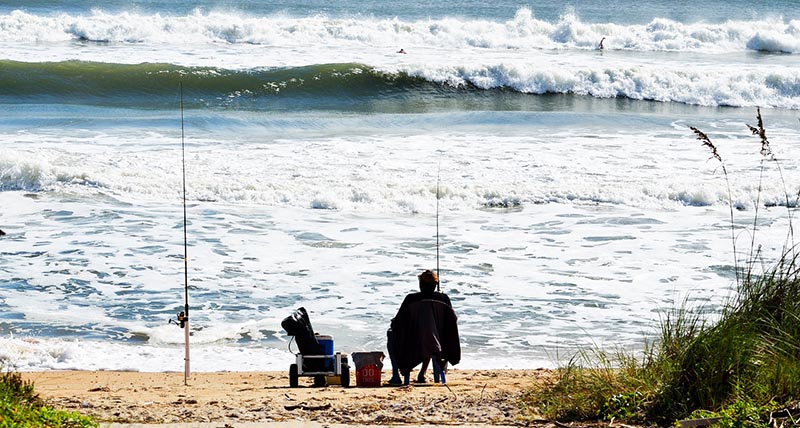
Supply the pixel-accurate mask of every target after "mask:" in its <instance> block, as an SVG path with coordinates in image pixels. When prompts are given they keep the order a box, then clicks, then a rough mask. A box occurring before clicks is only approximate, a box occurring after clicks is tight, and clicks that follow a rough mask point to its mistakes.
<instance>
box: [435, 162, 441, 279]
mask: <svg viewBox="0 0 800 428" xmlns="http://www.w3.org/2000/svg"><path fill="white" fill-rule="evenodd" d="M441 171H442V163H441V162H439V165H438V166H437V168H436V276H437V277H439V281H437V282H436V291H438V292H441V291H442V288H441V285H440V284H441V282H442V276H441V275H442V274H441V273H440V272H439V181H440V179H439V177H440V175H441V174H440V173H441Z"/></svg>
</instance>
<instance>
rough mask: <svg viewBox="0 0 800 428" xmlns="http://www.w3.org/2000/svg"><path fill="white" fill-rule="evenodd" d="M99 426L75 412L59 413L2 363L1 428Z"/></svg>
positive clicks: (0, 385)
mask: <svg viewBox="0 0 800 428" xmlns="http://www.w3.org/2000/svg"><path fill="white" fill-rule="evenodd" d="M97 426H98V424H97V423H96V422H95V421H94V420H93V419H92V418H89V417H87V416H84V415H81V414H79V413H76V412H68V411H63V410H57V409H54V408H53V407H51V406H49V405H47V403H45V401H44V400H43V399H42V398H41V397H40V396H39V394H37V393H36V391H35V390H34V385H33V383H32V382H29V381H26V380H24V379H23V378H22V375H20V374H19V373H18V372H16V371H14V370H9V369H6V368H5V367H4V365H3V362H2V361H0V428H40V427H49V428H96V427H97Z"/></svg>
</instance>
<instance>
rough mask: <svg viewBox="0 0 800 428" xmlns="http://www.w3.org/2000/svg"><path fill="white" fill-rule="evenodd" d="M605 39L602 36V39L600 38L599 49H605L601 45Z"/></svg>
mask: <svg viewBox="0 0 800 428" xmlns="http://www.w3.org/2000/svg"><path fill="white" fill-rule="evenodd" d="M605 39H606V38H605V37H603V38H602V39H600V46H599V47H600V50H603V49H605V47H604V46H603V40H605Z"/></svg>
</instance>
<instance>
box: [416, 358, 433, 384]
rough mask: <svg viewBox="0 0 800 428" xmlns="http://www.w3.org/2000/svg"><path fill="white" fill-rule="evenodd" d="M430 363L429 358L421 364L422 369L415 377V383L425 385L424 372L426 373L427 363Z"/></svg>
mask: <svg viewBox="0 0 800 428" xmlns="http://www.w3.org/2000/svg"><path fill="white" fill-rule="evenodd" d="M429 362H430V358H428V359H427V360H425V361H423V362H422V367H421V368H420V369H419V374H418V375H417V383H425V382H426V381H425V372H426V371H428V363H429Z"/></svg>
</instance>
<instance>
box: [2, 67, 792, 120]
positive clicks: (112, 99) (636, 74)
mask: <svg viewBox="0 0 800 428" xmlns="http://www.w3.org/2000/svg"><path fill="white" fill-rule="evenodd" d="M181 81H182V82H183V87H184V93H185V102H186V107H187V108H205V107H242V108H255V109H262V108H266V109H272V108H276V107H280V104H275V103H273V101H276V100H277V101H279V100H283V99H288V100H292V99H296V98H298V97H299V98H303V99H304V103H303V105H304V106H309V107H311V108H325V106H333V108H348V106H351V107H352V100H353V99H364V98H368V99H376V98H379V99H382V100H384V101H385V100H391V99H397V100H408V99H416V100H419V101H424V100H425V99H430V98H431V97H440V98H441V97H456V98H458V97H462V96H482V97H483V96H485V97H492V96H494V95H502V94H507V93H509V92H510V93H518V94H523V95H545V94H559V95H574V96H588V97H593V98H628V99H632V100H645V101H656V102H677V103H682V104H688V105H699V106H712V107H713V106H730V107H751V106H760V107H767V108H769V107H772V108H785V109H793V110H797V109H800V69H789V68H786V69H769V70H760V69H757V68H750V69H748V68H742V69H736V70H722V71H720V70H717V71H715V72H713V73H709V72H708V71H707V70H702V69H698V70H691V69H689V70H687V69H683V68H681V67H677V66H676V67H675V68H672V69H671V68H668V67H660V68H655V67H641V66H625V65H620V66H615V67H604V66H590V67H583V68H577V67H550V66H547V67H544V66H541V65H534V64H522V65H518V64H498V65H470V66H436V65H420V66H414V67H411V66H405V67H403V68H398V69H379V68H375V67H371V66H368V65H365V64H358V63H341V64H317V65H308V66H302V67H282V68H269V69H264V68H258V69H249V70H229V69H221V68H216V67H181V66H176V65H172V64H155V63H142V64H114V63H98V62H84V61H63V62H42V63H28V62H18V61H10V60H0V87H4V88H7V91H6V93H4V94H3V95H2V96H0V97H12V98H14V100H15V101H16V100H19V99H30V100H33V101H40V100H49V99H51V98H52V99H57V100H63V99H67V100H70V101H71V102H89V103H99V104H126V105H133V106H136V105H141V106H148V107H150V108H153V107H158V106H162V107H163V106H173V105H175V103H176V102H177V93H178V91H177V90H176V88H177V87H178V84H179V82H181Z"/></svg>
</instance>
